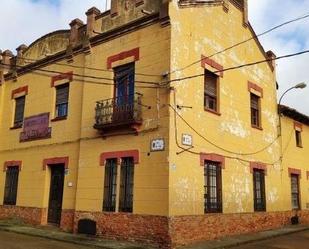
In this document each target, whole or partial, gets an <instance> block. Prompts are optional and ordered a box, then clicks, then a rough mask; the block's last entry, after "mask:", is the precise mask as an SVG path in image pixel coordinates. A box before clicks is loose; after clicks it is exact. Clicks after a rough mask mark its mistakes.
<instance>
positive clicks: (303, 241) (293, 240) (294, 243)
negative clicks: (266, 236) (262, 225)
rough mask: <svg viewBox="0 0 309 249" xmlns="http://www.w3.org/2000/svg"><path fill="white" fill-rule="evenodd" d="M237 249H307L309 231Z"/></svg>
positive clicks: (308, 248)
mask: <svg viewBox="0 0 309 249" xmlns="http://www.w3.org/2000/svg"><path fill="white" fill-rule="evenodd" d="M236 248H237V249H309V231H305V232H300V233H294V234H289V235H284V236H281V237H277V238H273V239H270V240H265V241H260V242H257V243H252V244H248V245H244V246H239V247H236Z"/></svg>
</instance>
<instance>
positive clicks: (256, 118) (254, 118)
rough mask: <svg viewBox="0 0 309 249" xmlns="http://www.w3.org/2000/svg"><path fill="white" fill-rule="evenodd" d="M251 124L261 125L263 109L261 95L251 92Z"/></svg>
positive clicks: (258, 126) (254, 125)
mask: <svg viewBox="0 0 309 249" xmlns="http://www.w3.org/2000/svg"><path fill="white" fill-rule="evenodd" d="M250 97H251V125H252V126H253V127H257V128H260V127H261V110H260V97H259V96H257V95H255V94H253V93H251V94H250Z"/></svg>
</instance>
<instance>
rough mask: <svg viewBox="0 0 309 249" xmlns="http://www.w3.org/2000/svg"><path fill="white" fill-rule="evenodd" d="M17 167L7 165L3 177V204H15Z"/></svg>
mask: <svg viewBox="0 0 309 249" xmlns="http://www.w3.org/2000/svg"><path fill="white" fill-rule="evenodd" d="M18 176H19V167H18V166H14V167H8V169H7V171H6V178H5V190H4V201H3V204H4V205H16V199H17V187H18Z"/></svg>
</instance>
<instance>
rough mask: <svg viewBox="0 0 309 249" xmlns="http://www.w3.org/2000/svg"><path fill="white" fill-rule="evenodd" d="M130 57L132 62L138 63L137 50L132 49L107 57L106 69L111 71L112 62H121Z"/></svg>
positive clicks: (138, 54)
mask: <svg viewBox="0 0 309 249" xmlns="http://www.w3.org/2000/svg"><path fill="white" fill-rule="evenodd" d="M130 57H132V58H133V60H134V61H138V60H139V59H140V51H139V48H134V49H131V50H128V51H123V52H121V53H119V54H115V55H112V56H109V57H108V58H107V68H108V69H111V68H112V65H113V63H114V62H117V61H121V60H124V59H127V58H130Z"/></svg>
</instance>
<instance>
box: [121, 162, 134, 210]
mask: <svg viewBox="0 0 309 249" xmlns="http://www.w3.org/2000/svg"><path fill="white" fill-rule="evenodd" d="M133 183H134V159H133V158H132V157H126V158H122V164H121V175H120V198H119V212H128V213H131V212H132V211H133V185H134V184H133Z"/></svg>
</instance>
